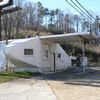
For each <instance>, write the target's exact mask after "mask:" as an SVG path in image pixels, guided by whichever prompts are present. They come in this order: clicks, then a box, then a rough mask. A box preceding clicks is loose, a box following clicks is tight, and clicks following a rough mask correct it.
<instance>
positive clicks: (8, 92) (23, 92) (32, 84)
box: [0, 77, 57, 100]
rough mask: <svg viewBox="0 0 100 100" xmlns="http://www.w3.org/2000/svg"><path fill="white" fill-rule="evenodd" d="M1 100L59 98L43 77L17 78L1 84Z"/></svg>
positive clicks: (53, 99)
mask: <svg viewBox="0 0 100 100" xmlns="http://www.w3.org/2000/svg"><path fill="white" fill-rule="evenodd" d="M0 100H57V99H56V96H55V94H54V93H53V91H52V89H51V88H50V87H49V85H48V83H47V82H46V81H45V80H43V79H42V78H39V77H38V78H37V77H36V78H32V79H17V80H14V81H11V82H8V83H4V84H0Z"/></svg>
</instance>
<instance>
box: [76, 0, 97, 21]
mask: <svg viewBox="0 0 100 100" xmlns="http://www.w3.org/2000/svg"><path fill="white" fill-rule="evenodd" d="M76 2H77V3H78V4H79V5H80V6H81V7H82V8H83V9H84V10H85V11H86V12H87V13H88V14H89V15H90V16H91V17H92V18H93V19H94V21H95V20H96V19H95V18H94V17H93V16H92V15H91V14H90V12H88V11H87V9H86V8H85V7H84V6H83V5H82V4H81V3H80V2H79V1H78V0H76Z"/></svg>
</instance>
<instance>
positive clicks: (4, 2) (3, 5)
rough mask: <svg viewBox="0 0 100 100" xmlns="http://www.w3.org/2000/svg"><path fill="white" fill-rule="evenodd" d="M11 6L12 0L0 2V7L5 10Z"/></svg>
mask: <svg viewBox="0 0 100 100" xmlns="http://www.w3.org/2000/svg"><path fill="white" fill-rule="evenodd" d="M12 4H13V0H0V7H1V8H5V7H8V6H10V5H12Z"/></svg>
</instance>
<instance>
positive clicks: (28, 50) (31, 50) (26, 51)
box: [24, 49, 33, 55]
mask: <svg viewBox="0 0 100 100" xmlns="http://www.w3.org/2000/svg"><path fill="white" fill-rule="evenodd" d="M24 55H33V49H24Z"/></svg>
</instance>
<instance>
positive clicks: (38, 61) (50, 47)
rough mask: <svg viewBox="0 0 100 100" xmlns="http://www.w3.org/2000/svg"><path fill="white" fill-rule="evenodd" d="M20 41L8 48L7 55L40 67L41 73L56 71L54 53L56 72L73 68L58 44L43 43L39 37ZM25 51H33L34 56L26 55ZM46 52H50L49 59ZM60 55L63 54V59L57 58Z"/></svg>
mask: <svg viewBox="0 0 100 100" xmlns="http://www.w3.org/2000/svg"><path fill="white" fill-rule="evenodd" d="M19 41H20V42H19ZM19 41H18V42H16V41H15V42H12V43H11V44H10V45H8V46H6V48H7V50H6V53H8V55H10V57H12V58H15V59H16V60H19V61H23V62H26V63H28V64H31V65H34V66H37V67H39V71H40V72H44V71H54V58H53V53H55V59H56V61H55V65H56V70H63V69H66V68H68V67H69V66H71V60H70V57H69V56H68V55H67V54H66V53H65V51H64V50H63V49H62V48H61V46H60V45H59V44H57V43H51V42H49V41H42V40H40V38H39V37H34V38H31V39H26V40H23V41H22V40H19ZM24 49H33V51H34V54H33V55H24ZM45 51H48V57H46V56H45ZM58 53H60V54H61V58H58V57H57V54H58ZM19 67H20V66H19ZM27 67H28V66H27ZM21 70H22V69H21Z"/></svg>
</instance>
